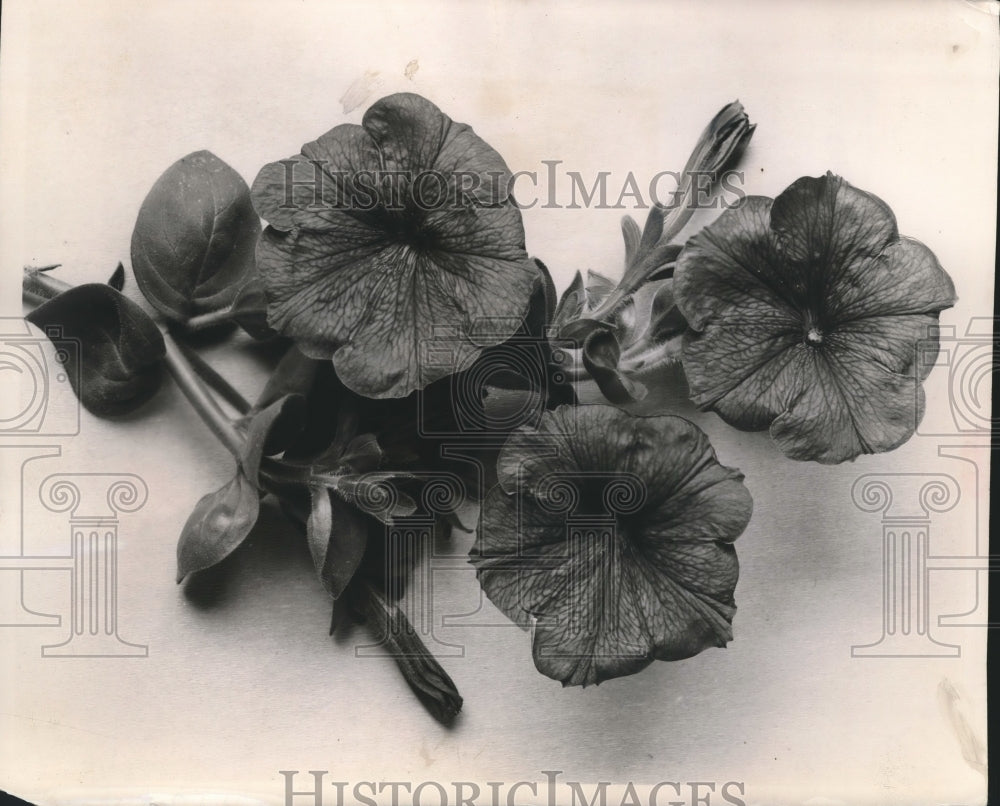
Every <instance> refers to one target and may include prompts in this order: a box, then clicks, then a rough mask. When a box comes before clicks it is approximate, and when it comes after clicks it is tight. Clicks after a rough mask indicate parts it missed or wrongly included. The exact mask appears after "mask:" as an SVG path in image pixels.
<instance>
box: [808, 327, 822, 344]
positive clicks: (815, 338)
mask: <svg viewBox="0 0 1000 806" xmlns="http://www.w3.org/2000/svg"><path fill="white" fill-rule="evenodd" d="M822 343H823V334H822V333H820V331H819V329H818V328H815V327H811V328H809V330H808V331H807V332H806V344H808V345H809V346H810V347H819V345H821V344H822Z"/></svg>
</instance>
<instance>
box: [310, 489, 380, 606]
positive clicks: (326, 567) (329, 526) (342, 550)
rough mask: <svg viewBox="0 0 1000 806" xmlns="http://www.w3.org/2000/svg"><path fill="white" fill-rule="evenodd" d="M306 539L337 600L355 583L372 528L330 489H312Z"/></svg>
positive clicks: (323, 576)
mask: <svg viewBox="0 0 1000 806" xmlns="http://www.w3.org/2000/svg"><path fill="white" fill-rule="evenodd" d="M309 492H310V494H311V496H312V510H311V512H310V514H309V520H308V521H307V522H306V536H307V539H308V542H309V551H310V553H311V554H312V558H313V565H315V567H316V573H317V574H318V575H319V578H320V581H321V582H322V583H323V586H324V587H325V588H326V589H327V591H328V592H329V593H330V595H331V596H333V598H334V599H337V598H339V597H340V595H341V594H342V593H343V592H344V589H345V588H346V587H347V585H348V583H349V582H350V581H351V579H353V577H354V573H355V571H357V569H358V566H359V565H360V564H361V558H362V557H363V556H364V553H365V547H366V546H367V545H368V524H367V523H366V522H365V519H364V517H363V516H362V515H360V514H359V513H358V512H357V511H356V510H355V509H353V508H352V507H350V506H348V505H347V504H345V503H344V502H343V501H341V500H339V499H338V498H337V497H336V496H335V495H332V494H331V493H330V490H328V489H327V488H326V487H323V486H321V485H311V486H310V489H309Z"/></svg>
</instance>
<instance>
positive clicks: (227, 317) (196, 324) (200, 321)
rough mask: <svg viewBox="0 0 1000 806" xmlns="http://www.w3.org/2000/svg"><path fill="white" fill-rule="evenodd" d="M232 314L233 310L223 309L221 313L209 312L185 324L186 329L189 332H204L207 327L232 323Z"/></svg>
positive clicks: (194, 317)
mask: <svg viewBox="0 0 1000 806" xmlns="http://www.w3.org/2000/svg"><path fill="white" fill-rule="evenodd" d="M232 314H233V311H232V308H223V309H222V310H219V311H209V312H208V313H202V314H198V316H192V317H191V318H190V319H188V320H187V321H186V322H184V327H186V328H187V329H188V330H202V329H204V328H206V327H211V326H212V325H221V324H222V323H223V322H231V321H232Z"/></svg>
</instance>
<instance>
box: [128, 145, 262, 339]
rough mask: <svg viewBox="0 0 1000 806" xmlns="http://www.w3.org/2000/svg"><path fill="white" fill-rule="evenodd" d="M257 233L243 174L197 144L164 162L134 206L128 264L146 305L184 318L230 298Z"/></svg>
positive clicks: (246, 268) (244, 274)
mask: <svg viewBox="0 0 1000 806" xmlns="http://www.w3.org/2000/svg"><path fill="white" fill-rule="evenodd" d="M259 233H260V220H259V219H258V217H257V214H256V213H255V212H254V209H253V205H252V204H251V202H250V190H249V188H248V187H247V184H246V182H244V181H243V179H242V178H241V177H240V176H239V174H237V173H236V172H235V171H234V170H233V169H232V168H230V167H229V166H228V165H227V164H226V163H224V162H223V161H222V160H220V159H219V158H218V157H216V156H215V155H214V154H211V153H209V152H208V151H197V152H195V153H193V154H189V155H188V156H186V157H183V158H182V159H180V160H178V161H177V162H175V163H174V164H173V165H171V166H170V167H169V168H168V169H167V170H166V171H165V172H164V173H163V175H162V176H161V177H160V178H159V179H157V180H156V183H155V184H154V185H153V188H152V190H150V191H149V195H147V196H146V199H145V200H144V201H143V203H142V206H141V207H140V208H139V216H138V219H137V220H136V223H135V230H134V231H133V233H132V269H133V271H134V272H135V277H136V280H137V281H138V283H139V288H140V289H141V290H142V293H143V294H144V295H145V296H146V299H148V300H149V301H150V303H151V304H152V305H153V307H155V308H156V309H157V310H158V311H160V313H162V314H163V315H164V316H166V317H168V318H170V319H172V320H174V321H177V322H180V323H185V322H187V321H188V320H189V319H191V318H192V317H194V316H197V315H199V314H204V313H214V312H217V311H221V310H224V309H226V308H227V307H228V306H229V305H230V304H231V303H232V302H233V301H234V300H235V299H236V296H237V293H238V292H239V290H240V288H241V287H242V286H243V285H244V283H245V282H246V280H247V278H248V277H249V276H250V273H251V272H252V271H253V267H254V248H255V246H256V243H257V236H258V235H259Z"/></svg>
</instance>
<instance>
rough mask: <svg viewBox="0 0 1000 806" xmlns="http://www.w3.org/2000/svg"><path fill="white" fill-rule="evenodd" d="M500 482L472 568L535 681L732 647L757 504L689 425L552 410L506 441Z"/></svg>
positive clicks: (487, 506) (595, 679)
mask: <svg viewBox="0 0 1000 806" xmlns="http://www.w3.org/2000/svg"><path fill="white" fill-rule="evenodd" d="M498 475H499V480H500V481H499V484H498V485H497V486H496V487H494V488H493V489H492V490H491V491H490V493H489V494H488V495H487V497H486V499H485V500H484V502H483V518H482V528H481V529H480V534H479V538H478V539H477V541H476V544H475V545H474V546H473V549H472V552H471V555H470V556H471V562H472V564H473V565H474V566H475V567H476V572H477V575H478V578H479V582H480V584H481V585H482V587H483V590H484V591H485V592H486V594H487V596H489V598H490V600H491V601H492V602H493V603H494V604H495V605H496V606H497V607H499V608H500V610H502V611H503V612H504V613H505V614H506V615H507V616H508V617H509V618H510V619H512V620H513V621H515V622H516V623H517V624H519V625H520V626H522V627H523V628H525V629H529V628H530V629H531V630H532V654H533V657H534V661H535V666H536V667H537V668H538V670H539V671H541V672H542V673H543V674H545V675H547V676H549V677H552V678H554V679H556V680H560V681H562V683H563V685H580V686H587V685H590V684H597V683H600V682H602V681H604V680H608V679H609V678H613V677H621V676H623V675H629V674H634V673H635V672H638V671H640V670H641V669H643V668H645V667H646V666H648V665H649V664H650V663H652V662H653V661H654V660H679V659H682V658H687V657H690V656H692V655H696V654H697V653H699V652H701V651H702V650H703V649H706V648H707V647H712V646H725V644H726V643H727V642H728V641H729V640H731V638H732V619H733V615H734V613H735V611H736V606H735V602H734V599H733V591H734V589H735V587H736V581H737V578H738V575H739V565H738V562H737V558H736V551H735V549H734V548H733V545H732V543H733V541H734V540H735V539H736V538H737V537H738V536H739V535H740V534H741V533H742V532H743V530H744V528H745V527H746V525H747V523H748V521H749V519H750V514H751V511H752V508H753V502H752V500H751V498H750V494H749V492H748V491H747V489H746V487H745V486H744V485H743V475H742V474H741V473H740V472H739V471H737V470H733V469H731V468H727V467H724V466H722V465H721V464H719V462H718V461H717V459H716V457H715V452H714V451H713V450H712V446H711V445H710V444H709V441H708V438H707V437H706V436H705V434H704V433H702V431H701V430H699V429H698V428H697V427H696V426H694V425H693V424H691V423H690V422H688V421H687V420H684V419H682V418H680V417H674V416H669V415H664V416H658V417H637V416H634V415H631V414H628V413H626V412H624V411H622V410H621V409H618V408H615V407H612V406H604V405H596V406H579V407H575V408H574V407H570V406H560V407H559V408H557V409H555V410H553V411H547V412H546V413H545V414H544V415H543V417H542V421H541V424H540V425H539V428H538V429H537V431H528V430H526V429H522V430H521V431H519V432H517V433H515V434H513V435H512V436H511V438H510V440H509V441H508V442H507V445H506V446H505V447H504V449H503V450H502V451H501V454H500V459H499V463H498Z"/></svg>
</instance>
